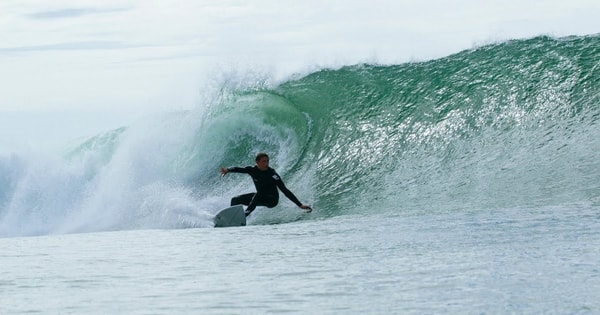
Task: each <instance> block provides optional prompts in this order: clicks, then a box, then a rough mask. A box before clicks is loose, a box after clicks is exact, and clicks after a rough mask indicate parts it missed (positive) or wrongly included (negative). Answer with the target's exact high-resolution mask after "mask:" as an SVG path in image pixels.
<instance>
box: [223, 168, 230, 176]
mask: <svg viewBox="0 0 600 315" xmlns="http://www.w3.org/2000/svg"><path fill="white" fill-rule="evenodd" d="M227 173H229V170H228V169H226V168H224V167H221V176H225V175H227Z"/></svg>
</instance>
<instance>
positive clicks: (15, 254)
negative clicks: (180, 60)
mask: <svg viewBox="0 0 600 315" xmlns="http://www.w3.org/2000/svg"><path fill="white" fill-rule="evenodd" d="M599 57H600V37H599V36H597V35H596V36H585V37H569V38H559V39H555V38H550V37H537V38H532V39H528V40H514V41H508V42H503V43H498V44H492V45H488V46H484V47H479V48H476V49H472V50H468V51H462V52H459V53H457V54H454V55H451V56H448V57H445V58H442V59H437V60H432V61H427V62H415V63H407V64H401V65H370V64H362V65H351V66H346V67H342V68H339V69H322V70H319V71H316V72H313V73H310V74H307V75H302V76H298V77H292V78H290V79H289V80H287V81H285V82H281V83H278V84H271V83H269V82H268V80H263V79H257V80H250V81H252V82H247V84H245V86H246V87H244V88H240V85H239V84H237V83H231V82H227V81H226V80H225V82H223V83H222V85H221V89H220V90H219V92H218V93H216V95H215V96H214V97H211V98H207V99H208V100H207V101H206V103H204V104H201V106H199V107H198V108H197V109H196V110H193V111H184V112H172V113H167V114H164V115H160V116H152V117H146V118H144V119H141V120H140V121H137V122H136V123H135V124H132V125H131V126H125V127H123V128H119V129H116V130H112V131H107V132H105V133H103V134H99V135H97V136H94V137H92V138H89V139H85V140H81V141H78V142H76V143H74V144H71V145H69V146H68V147H66V148H64V149H63V150H62V151H61V152H60V154H57V155H51V154H48V155H43V156H40V155H39V154H37V153H34V152H29V151H21V150H15V151H6V150H5V149H3V150H2V151H0V174H2V176H1V177H0V237H2V238H1V239H0V244H1V247H2V249H3V250H2V254H1V255H2V256H3V257H2V261H3V269H4V270H9V272H7V273H5V275H3V278H2V279H0V280H1V282H0V290H1V291H2V295H1V296H2V297H1V299H2V301H1V302H2V303H0V304H1V305H3V306H2V307H4V308H5V309H6V310H7V312H8V313H26V312H36V311H41V312H49V313H96V312H97V313H105V312H120V313H140V314H147V313H169V314H173V313H189V312H190V311H191V310H192V311H193V310H196V311H198V312H200V313H269V312H272V313H279V312H291V313H294V312H296V313H307V312H310V313H315V312H316V313H338V312H340V313H356V314H358V313H361V314H362V313H380V314H385V313H447V312H450V313H509V312H515V313H560V314H563V313H577V312H582V313H588V312H589V313H597V312H599V311H600V306H599V304H598V302H597V297H596V296H594V295H595V292H598V287H599V286H600V278H599V273H598V268H597V267H595V262H597V261H599V259H600V255H599V252H598V248H600V246H599V245H600V235H599V233H598V226H599V221H600V215H599V213H600V212H599V210H600V199H599V196H600V163H598V161H599V160H600V153H599V152H600V150H599V149H600V134H599V131H600V128H598V120H599V117H600V63H599V61H598V60H600V58H599ZM259 151H266V152H269V153H270V155H271V164H272V166H274V167H275V168H276V169H277V170H278V172H279V173H280V174H281V175H282V176H283V178H284V180H285V182H286V184H287V186H288V187H289V188H290V189H291V190H292V191H294V193H295V194H296V195H297V196H298V197H299V199H300V200H301V201H303V202H304V203H309V204H312V205H313V206H314V208H315V211H314V212H313V213H311V214H308V215H303V214H302V213H301V211H300V210H299V209H297V208H296V207H295V206H294V205H293V204H292V203H291V202H289V201H288V200H286V199H285V198H284V199H282V200H281V202H280V205H279V206H278V207H277V208H275V209H258V210H257V211H255V212H254V213H253V215H252V216H251V217H250V218H249V222H248V224H249V226H247V227H244V228H228V229H213V228H212V221H211V218H212V216H213V215H214V214H215V213H216V212H217V210H218V209H220V208H223V207H225V206H227V205H228V204H229V199H230V197H231V196H232V195H235V194H239V193H244V192H248V191H250V190H252V189H253V187H252V183H251V182H250V179H249V178H247V177H245V176H243V175H239V176H227V177H225V178H221V177H219V176H218V175H219V174H218V168H219V167H221V166H230V165H248V164H251V163H252V161H253V156H254V155H255V154H256V152H259ZM5 249H6V250H5ZM63 296H68V297H70V298H69V299H61V298H59V297H63ZM32 301H36V303H32Z"/></svg>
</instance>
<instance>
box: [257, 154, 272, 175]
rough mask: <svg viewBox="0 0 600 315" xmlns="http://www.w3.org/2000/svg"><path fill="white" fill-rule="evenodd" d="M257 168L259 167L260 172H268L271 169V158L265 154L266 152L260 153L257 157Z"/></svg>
mask: <svg viewBox="0 0 600 315" xmlns="http://www.w3.org/2000/svg"><path fill="white" fill-rule="evenodd" d="M255 161H256V166H257V167H258V169H259V170H261V171H266V170H267V169H268V168H269V156H268V155H267V154H266V153H264V152H260V153H258V154H257V155H256V159H255Z"/></svg>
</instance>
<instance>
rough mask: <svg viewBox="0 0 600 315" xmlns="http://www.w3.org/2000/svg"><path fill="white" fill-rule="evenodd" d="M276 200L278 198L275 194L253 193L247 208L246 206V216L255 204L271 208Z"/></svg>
mask: <svg viewBox="0 0 600 315" xmlns="http://www.w3.org/2000/svg"><path fill="white" fill-rule="evenodd" d="M278 202H279V198H278V197H277V196H269V195H259V194H255V195H254V197H253V198H252V200H251V201H250V204H248V208H246V211H245V212H246V216H248V215H250V213H251V212H252V211H254V209H256V206H265V207H269V208H273V207H275V206H276V205H277V203H278Z"/></svg>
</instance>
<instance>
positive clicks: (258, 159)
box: [254, 152, 269, 162]
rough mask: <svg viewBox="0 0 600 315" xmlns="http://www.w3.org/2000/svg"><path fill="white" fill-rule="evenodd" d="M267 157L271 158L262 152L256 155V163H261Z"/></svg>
mask: <svg viewBox="0 0 600 315" xmlns="http://www.w3.org/2000/svg"><path fill="white" fill-rule="evenodd" d="M264 157H266V158H267V159H268V158H269V155H268V154H266V153H264V152H260V153H258V154H257V155H256V159H254V161H256V162H258V161H260V160H261V159H262V158H264Z"/></svg>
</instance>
